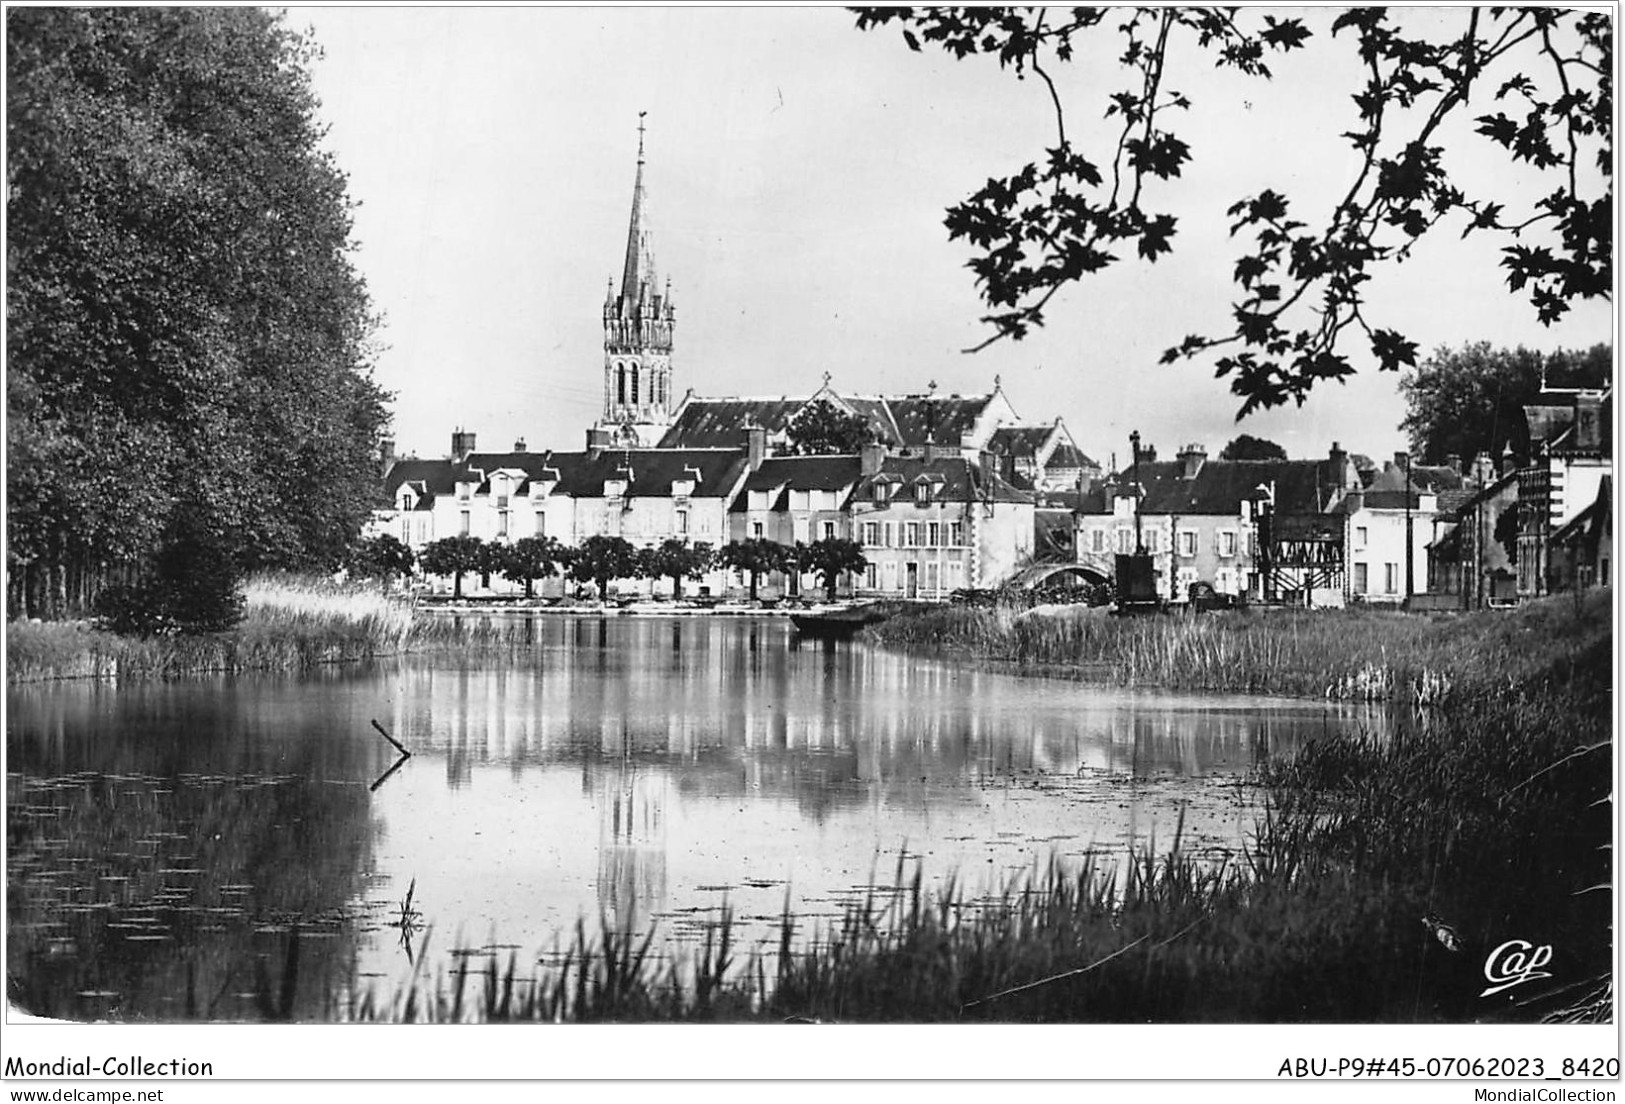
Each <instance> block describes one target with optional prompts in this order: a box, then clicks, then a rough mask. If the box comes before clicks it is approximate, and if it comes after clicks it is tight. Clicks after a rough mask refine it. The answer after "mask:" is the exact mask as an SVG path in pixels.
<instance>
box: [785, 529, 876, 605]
mask: <svg viewBox="0 0 1625 1104" xmlns="http://www.w3.org/2000/svg"><path fill="white" fill-rule="evenodd" d="M799 560H800V562H799V563H798V564H797V566H798V567H800V569H801V570H803V571H811V572H813V573H814V574H816V575H817V576H818V580H819V582H820V583H821V584H822V585H823V587H824V594H825V596H826V597H827V598H828V599H829V600H830V601H834V600H835V587H836V584H837V583H839V582H840V579H841V576H842V575H845V574H847V573H848V572H851V571H862V570H863V569H864V568H866V567H868V566H869V560H868V557H866V556H864V554H863V545H861V544H859V543H857V542H856V541H850V540H847V539H845V538H844V537H828V538H826V539H824V540H816V541H813V542H812V543H811V544H809V545H807V546H806V547H805V548H803V549H802V550H801V554H800V557H799Z"/></svg>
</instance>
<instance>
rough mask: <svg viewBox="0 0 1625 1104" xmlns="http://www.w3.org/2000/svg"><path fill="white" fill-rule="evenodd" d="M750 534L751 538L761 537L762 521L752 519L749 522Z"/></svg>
mask: <svg viewBox="0 0 1625 1104" xmlns="http://www.w3.org/2000/svg"><path fill="white" fill-rule="evenodd" d="M750 535H751V539H752V540H761V539H762V523H761V522H759V521H753V522H751V523H750Z"/></svg>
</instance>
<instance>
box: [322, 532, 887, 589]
mask: <svg viewBox="0 0 1625 1104" xmlns="http://www.w3.org/2000/svg"><path fill="white" fill-rule="evenodd" d="M868 564H869V561H868V560H867V559H866V558H865V557H864V554H863V547H862V546H861V545H859V544H858V543H857V542H855V541H850V540H846V539H844V538H840V537H831V538H828V539H825V540H817V541H813V542H812V543H811V544H799V543H798V544H795V545H785V544H779V543H777V542H775V541H770V540H764V539H760V538H751V539H749V540H739V541H732V542H730V543H728V544H725V545H723V546H722V547H721V548H713V547H712V546H711V545H709V544H706V543H705V542H703V541H700V542H696V543H692V544H691V543H689V542H687V541H682V540H678V539H676V538H671V539H668V540H666V541H663V542H661V543H660V544H658V545H655V546H653V547H649V548H639V547H637V546H635V545H633V544H632V543H631V542H630V541H628V540H627V539H626V538H624V537H607V536H591V537H588V538H586V539H585V540H583V541H582V542H581V543H580V544H579V545H574V546H571V545H565V544H562V543H560V542H559V541H558V540H556V539H555V538H553V537H521V538H520V539H519V540H516V541H514V542H513V543H512V544H506V543H501V542H496V541H484V540H481V539H480V538H478V537H470V536H459V537H444V538H442V539H440V540H437V541H433V542H431V543H430V544H428V545H426V546H425V547H424V549H423V551H422V552H421V553H418V554H417V555H415V556H414V554H413V552H412V550H411V549H410V548H408V547H407V546H406V545H404V544H402V543H401V542H400V541H398V540H396V539H395V538H394V537H392V536H389V535H387V534H384V535H381V536H377V537H372V538H370V539H369V540H367V541H364V542H363V543H362V545H361V548H360V551H359V553H358V555H357V556H356V558H355V560H354V561H353V563H352V569H351V570H352V573H354V574H356V575H359V576H363V577H370V578H379V579H384V580H386V581H388V580H393V579H396V578H400V577H402V576H405V575H408V574H410V573H411V572H412V570H413V567H414V565H415V566H416V567H418V568H421V569H422V570H423V571H424V572H425V573H427V574H430V575H441V576H447V577H449V578H450V579H451V580H452V595H453V597H456V598H461V597H462V596H463V576H464V575H479V576H482V577H483V578H485V579H486V580H487V581H488V580H489V579H490V577H491V576H493V575H497V576H501V577H502V578H504V579H507V580H509V581H510V582H514V583H523V584H524V587H525V597H527V598H530V597H534V595H535V584H536V583H537V582H538V581H539V580H542V579H552V578H560V577H562V578H567V579H570V580H571V581H573V582H576V583H582V584H586V583H591V584H593V585H594V586H596V587H597V588H598V596H599V598H600V599H603V598H607V597H608V595H609V586H610V584H611V583H613V582H615V581H617V580H620V579H652V580H660V579H670V580H671V581H672V595H673V597H676V598H681V597H682V596H683V580H685V579H691V580H693V579H699V578H701V577H702V576H703V575H704V574H705V573H706V572H707V571H709V570H711V569H712V568H715V567H723V568H730V569H732V570H735V571H738V572H739V573H740V574H742V575H744V576H746V577H747V578H748V579H749V580H750V598H751V601H755V600H756V592H757V586H758V584H759V583H760V581H761V578H762V576H764V575H770V574H772V573H774V572H796V573H800V574H810V575H814V576H816V577H817V578H818V581H819V585H821V586H822V587H823V588H824V593H825V595H826V596H827V597H828V598H830V599H831V600H833V599H834V597H835V590H836V586H837V584H838V583H839V582H840V578H841V576H842V575H845V574H848V573H851V572H857V571H862V570H863V569H864V568H865V567H867V566H868Z"/></svg>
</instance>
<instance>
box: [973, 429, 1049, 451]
mask: <svg viewBox="0 0 1625 1104" xmlns="http://www.w3.org/2000/svg"><path fill="white" fill-rule="evenodd" d="M1054 432H1055V427H1054V426H1053V425H1047V426H1000V427H999V428H998V429H995V430H994V431H993V435H992V436H991V437H989V438H988V442H987V443H988V447H989V448H990V449H992V450H993V451H995V452H997V453H999V454H1001V455H1003V456H1036V455H1038V450H1039V449H1041V448H1043V447H1044V445H1045V443H1046V442H1048V441H1049V439H1050V435H1051V434H1053V433H1054Z"/></svg>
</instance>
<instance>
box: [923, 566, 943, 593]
mask: <svg viewBox="0 0 1625 1104" xmlns="http://www.w3.org/2000/svg"><path fill="white" fill-rule="evenodd" d="M941 570H942V568H941V567H940V566H938V564H937V562H936V561H935V560H931V561H930V562H928V563H927V564H926V565H925V589H926V590H929V591H930V592H931V593H932V594H935V593H937V591H939V590H941V589H942V576H941V574H940V572H941Z"/></svg>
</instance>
